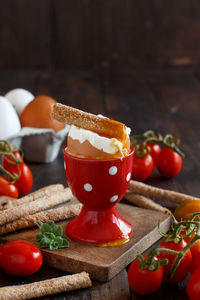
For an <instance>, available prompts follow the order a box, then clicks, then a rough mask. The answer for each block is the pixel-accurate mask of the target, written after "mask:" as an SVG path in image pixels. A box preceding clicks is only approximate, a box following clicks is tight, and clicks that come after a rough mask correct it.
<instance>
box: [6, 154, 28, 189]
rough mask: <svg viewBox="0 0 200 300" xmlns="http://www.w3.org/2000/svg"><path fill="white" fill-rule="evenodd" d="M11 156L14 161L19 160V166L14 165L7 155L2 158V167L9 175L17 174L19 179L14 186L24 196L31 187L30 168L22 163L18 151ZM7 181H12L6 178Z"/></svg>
mask: <svg viewBox="0 0 200 300" xmlns="http://www.w3.org/2000/svg"><path fill="white" fill-rule="evenodd" d="M13 155H14V156H15V158H16V159H18V160H20V161H21V162H20V163H19V164H17V165H16V164H14V162H15V161H14V159H13V158H12V157H10V156H9V155H4V158H3V166H4V168H5V169H6V170H7V171H9V172H10V173H11V174H17V175H18V176H19V178H18V179H17V180H16V181H15V183H14V185H15V186H16V187H17V188H18V190H19V194H20V195H26V194H28V193H29V192H30V190H31V188H32V185H33V176H32V173H31V170H30V168H29V167H28V166H27V164H26V163H25V162H24V161H23V159H22V157H21V155H20V153H19V152H18V151H14V152H13ZM8 180H10V181H11V180H12V178H10V177H9V176H8Z"/></svg>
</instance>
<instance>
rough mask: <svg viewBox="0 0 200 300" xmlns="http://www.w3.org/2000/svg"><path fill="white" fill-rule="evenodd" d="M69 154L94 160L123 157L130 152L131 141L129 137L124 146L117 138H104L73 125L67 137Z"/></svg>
mask: <svg viewBox="0 0 200 300" xmlns="http://www.w3.org/2000/svg"><path fill="white" fill-rule="evenodd" d="M67 152H68V153H70V154H72V155H74V156H79V157H85V158H93V159H110V158H116V157H123V156H126V155H128V153H129V152H130V139H129V137H128V136H127V140H126V142H125V144H124V145H123V144H122V143H121V142H120V141H118V140H117V139H116V138H107V137H103V136H100V135H98V134H96V133H94V132H92V131H89V130H85V129H82V128H78V127H76V126H74V125H72V126H71V128H70V131H69V134H68V137H67Z"/></svg>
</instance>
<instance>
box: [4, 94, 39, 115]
mask: <svg viewBox="0 0 200 300" xmlns="http://www.w3.org/2000/svg"><path fill="white" fill-rule="evenodd" d="M5 98H7V99H8V100H9V101H10V103H12V105H13V106H14V108H15V110H16V111H17V113H18V115H19V116H20V115H21V113H22V111H23V110H24V108H25V107H26V106H27V104H28V103H29V102H30V101H32V100H33V99H34V96H33V94H31V93H30V92H29V91H27V90H24V89H14V90H11V91H9V92H8V93H7V94H6V95H5Z"/></svg>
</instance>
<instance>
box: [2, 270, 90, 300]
mask: <svg viewBox="0 0 200 300" xmlns="http://www.w3.org/2000/svg"><path fill="white" fill-rule="evenodd" d="M91 286H92V282H91V280H90V277H89V274H88V273H86V272H82V273H79V274H74V275H67V276H62V277H58V278H53V279H48V280H43V281H38V282H33V283H29V284H23V285H14V286H6V287H3V288H0V300H25V299H31V298H35V297H43V296H47V295H52V294H57V293H62V292H67V291H73V290H78V289H83V288H87V287H91Z"/></svg>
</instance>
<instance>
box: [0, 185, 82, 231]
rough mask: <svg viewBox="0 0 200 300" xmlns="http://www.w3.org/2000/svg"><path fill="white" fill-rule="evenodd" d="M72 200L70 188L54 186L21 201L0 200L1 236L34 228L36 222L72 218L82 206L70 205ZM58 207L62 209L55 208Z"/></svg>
mask: <svg viewBox="0 0 200 300" xmlns="http://www.w3.org/2000/svg"><path fill="white" fill-rule="evenodd" d="M72 198H73V197H72V193H71V191H70V189H69V188H64V186H63V185H62V184H54V185H49V186H47V187H44V188H42V189H39V190H38V191H36V192H33V193H31V194H29V195H27V196H25V197H23V198H21V199H17V200H16V199H12V200H11V199H9V198H8V199H6V200H5V199H0V209H1V211H0V234H5V233H8V232H12V231H15V230H19V229H24V228H30V227H34V226H35V222H36V221H41V222H47V221H61V220H65V219H68V218H72V217H74V216H76V215H78V214H79V212H80V210H81V204H70V200H71V199H72ZM57 205H62V207H58V208H54V207H55V206H57Z"/></svg>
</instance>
